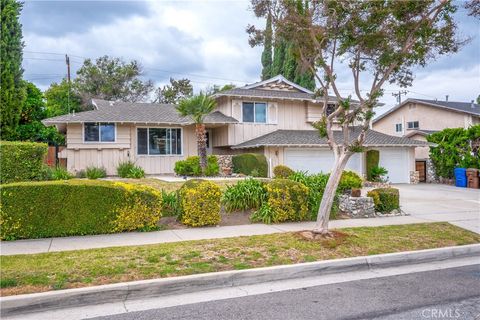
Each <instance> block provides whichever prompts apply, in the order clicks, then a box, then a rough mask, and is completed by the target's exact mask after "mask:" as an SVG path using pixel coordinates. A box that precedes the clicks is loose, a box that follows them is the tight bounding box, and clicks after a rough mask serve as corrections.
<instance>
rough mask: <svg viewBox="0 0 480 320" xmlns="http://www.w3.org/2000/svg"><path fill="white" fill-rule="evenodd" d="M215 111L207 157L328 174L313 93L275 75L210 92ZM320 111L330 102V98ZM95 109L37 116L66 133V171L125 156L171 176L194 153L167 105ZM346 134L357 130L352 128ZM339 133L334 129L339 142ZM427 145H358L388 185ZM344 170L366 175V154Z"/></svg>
mask: <svg viewBox="0 0 480 320" xmlns="http://www.w3.org/2000/svg"><path fill="white" fill-rule="evenodd" d="M215 98H216V100H217V108H216V110H215V111H214V112H212V113H211V114H209V115H208V116H207V117H206V119H205V124H206V127H207V139H208V141H207V145H208V152H209V153H210V154H238V153H245V152H254V153H262V154H264V155H265V156H266V158H267V161H268V162H269V166H270V173H271V172H272V169H273V167H274V166H276V165H279V164H284V165H287V166H289V167H291V168H292V169H295V170H304V171H309V172H311V173H317V172H329V171H330V170H331V168H332V166H333V153H332V152H331V150H330V149H329V147H328V145H327V141H326V139H324V138H320V136H319V134H318V132H317V131H316V130H315V129H314V128H313V127H312V123H313V122H316V121H318V120H320V118H321V115H322V112H323V102H322V101H318V100H316V99H315V98H314V96H313V93H312V92H311V91H309V90H307V89H305V88H303V87H301V86H299V85H297V84H295V83H293V82H290V81H288V80H287V79H285V78H284V77H283V76H281V75H279V76H276V77H274V78H271V79H268V80H265V81H261V82H258V83H254V84H251V85H246V86H244V87H241V88H235V89H231V90H227V91H223V92H220V93H217V94H215ZM329 100H330V101H329V103H328V105H327V108H331V109H332V110H333V108H334V105H335V103H336V102H337V101H336V99H335V98H334V97H330V98H329ZM93 104H94V106H95V109H94V110H91V111H86V112H79V113H76V114H69V115H63V116H59V117H55V118H50V119H46V120H44V123H45V124H46V125H56V126H57V127H58V128H59V130H61V131H62V132H65V133H66V142H67V146H66V149H65V150H64V151H63V153H62V156H64V157H65V158H67V168H68V169H69V170H70V171H78V170H82V169H84V168H85V167H87V166H89V165H95V166H103V167H105V168H106V169H107V173H108V174H111V175H114V174H115V173H116V170H115V168H116V166H117V165H118V163H119V162H121V161H125V160H131V161H135V162H136V163H137V164H138V165H140V166H141V167H143V168H144V170H145V172H146V173H147V174H152V175H153V174H173V172H174V171H173V168H174V165H175V162H176V161H178V160H182V159H185V158H186V157H188V156H191V155H196V154H197V148H196V137H195V130H194V124H193V121H192V119H190V118H188V117H181V116H180V115H179V114H178V112H177V111H176V109H175V106H174V105H165V104H154V103H125V102H110V101H104V100H94V101H93ZM352 131H353V132H352V137H355V133H356V132H358V131H357V130H355V129H354V128H353V129H352ZM340 136H341V132H340V131H339V132H338V137H339V141H341V139H340ZM425 145H426V143H425V142H422V141H416V140H413V139H409V138H406V137H400V136H396V135H387V134H383V133H380V132H376V131H373V130H370V131H369V132H368V133H367V138H366V142H365V147H366V148H367V149H377V150H379V151H380V165H381V166H383V167H385V168H387V170H389V177H390V180H391V181H392V182H396V183H408V182H410V175H411V172H412V171H414V169H415V158H414V154H415V148H416V147H418V146H425ZM347 167H348V168H349V169H351V170H355V171H357V172H358V173H360V174H365V154H364V153H358V154H355V155H354V156H353V157H352V158H351V159H350V161H349V163H348V165H347Z"/></svg>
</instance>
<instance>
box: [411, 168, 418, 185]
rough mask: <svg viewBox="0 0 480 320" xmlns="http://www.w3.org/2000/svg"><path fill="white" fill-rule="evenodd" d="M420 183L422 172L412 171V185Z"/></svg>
mask: <svg viewBox="0 0 480 320" xmlns="http://www.w3.org/2000/svg"><path fill="white" fill-rule="evenodd" d="M419 182H420V172H418V171H410V183H411V184H418V183H419Z"/></svg>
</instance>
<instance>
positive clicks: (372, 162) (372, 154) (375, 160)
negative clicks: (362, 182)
mask: <svg viewBox="0 0 480 320" xmlns="http://www.w3.org/2000/svg"><path fill="white" fill-rule="evenodd" d="M366 157H367V161H366V162H367V180H368V181H372V178H373V177H372V171H373V170H374V168H377V167H378V164H379V163H380V151H378V150H368V151H367V156H366Z"/></svg>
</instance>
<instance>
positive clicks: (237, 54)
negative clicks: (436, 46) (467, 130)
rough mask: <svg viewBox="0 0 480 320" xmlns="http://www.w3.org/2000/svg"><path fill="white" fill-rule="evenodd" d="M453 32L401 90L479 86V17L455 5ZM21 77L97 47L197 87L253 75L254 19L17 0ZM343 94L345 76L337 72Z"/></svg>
mask: <svg viewBox="0 0 480 320" xmlns="http://www.w3.org/2000/svg"><path fill="white" fill-rule="evenodd" d="M456 18H457V20H458V21H459V34H460V36H462V37H470V38H472V39H471V41H470V43H469V44H468V45H467V46H465V47H464V48H463V49H462V51H461V52H460V53H458V54H456V55H451V56H444V57H441V58H440V59H438V60H437V61H434V62H431V63H430V64H429V65H428V67H426V68H419V69H417V70H416V72H415V80H414V84H413V86H412V87H410V88H408V89H407V90H409V93H408V94H407V97H417V98H424V99H434V98H437V99H445V95H447V94H448V95H449V100H451V101H470V100H472V99H474V98H475V97H476V96H477V95H478V94H480V39H479V37H480V21H479V20H476V19H474V18H472V17H468V16H467V15H466V12H465V9H463V8H460V10H459V11H458V12H457V14H456ZM21 22H22V24H23V34H24V41H25V45H26V47H25V51H24V68H25V74H24V77H25V79H27V80H30V81H32V82H34V83H35V84H37V85H38V86H39V87H40V88H42V89H46V88H47V87H48V86H49V84H50V83H51V82H55V81H60V80H61V79H62V78H63V77H64V76H65V74H66V66H65V61H64V54H65V53H68V54H69V55H70V60H71V64H72V75H74V74H75V71H76V70H77V69H78V68H79V67H80V66H81V63H82V61H83V59H84V58H86V57H89V58H96V57H99V56H102V55H110V56H116V57H122V58H124V59H125V60H129V59H137V60H138V61H140V62H141V64H142V65H143V66H144V76H145V77H146V78H149V79H152V80H154V81H155V83H156V84H157V85H158V86H160V85H163V84H165V83H166V82H168V79H169V77H174V78H182V77H187V78H189V79H191V80H192V82H193V85H194V87H195V88H196V89H197V90H199V89H203V88H205V87H207V86H211V85H213V84H225V83H234V84H236V85H243V84H245V83H251V82H255V81H258V79H259V75H260V71H261V64H260V54H261V48H251V47H250V46H249V45H248V42H247V41H248V36H247V34H246V33H245V27H246V26H247V24H249V23H253V24H261V23H262V22H261V21H258V20H257V19H256V18H255V17H254V15H253V13H252V12H251V11H250V10H249V2H248V1H216V0H208V1H201V0H200V1H65V0H63V1H28V0H27V1H25V4H24V10H23V13H22V16H21ZM339 80H340V85H339V86H340V88H341V89H342V91H343V93H344V94H350V93H353V91H352V88H353V85H352V83H351V81H350V80H349V79H345V80H343V79H341V78H340V79H339ZM385 89H386V92H385V95H384V97H383V99H382V101H383V102H384V103H385V104H386V105H385V107H383V108H382V109H381V110H379V111H378V113H382V112H383V111H385V110H386V109H388V108H390V107H392V106H393V105H394V104H395V98H394V97H393V96H392V93H393V92H395V91H398V90H399V88H397V87H396V86H392V85H389V86H386V87H385Z"/></svg>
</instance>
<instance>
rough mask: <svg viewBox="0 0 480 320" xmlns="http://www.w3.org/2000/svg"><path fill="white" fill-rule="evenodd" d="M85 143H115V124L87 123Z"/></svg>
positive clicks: (85, 125) (85, 126) (84, 135)
mask: <svg viewBox="0 0 480 320" xmlns="http://www.w3.org/2000/svg"><path fill="white" fill-rule="evenodd" d="M83 141H84V142H115V123H107V122H87V123H85V124H84V134H83Z"/></svg>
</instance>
